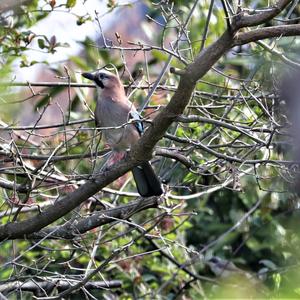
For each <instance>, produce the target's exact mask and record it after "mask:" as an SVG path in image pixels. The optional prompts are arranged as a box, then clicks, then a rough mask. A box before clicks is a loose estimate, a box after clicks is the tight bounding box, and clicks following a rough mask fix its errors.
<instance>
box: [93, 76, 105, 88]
mask: <svg viewBox="0 0 300 300" xmlns="http://www.w3.org/2000/svg"><path fill="white" fill-rule="evenodd" d="M95 82H96V84H97V85H98V86H100V87H101V88H102V89H104V85H103V82H102V81H101V80H99V78H95Z"/></svg>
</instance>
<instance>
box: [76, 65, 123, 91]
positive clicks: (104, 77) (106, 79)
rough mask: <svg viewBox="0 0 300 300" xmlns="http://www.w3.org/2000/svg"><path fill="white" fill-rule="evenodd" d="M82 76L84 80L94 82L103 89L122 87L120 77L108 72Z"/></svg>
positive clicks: (83, 74)
mask: <svg viewBox="0 0 300 300" xmlns="http://www.w3.org/2000/svg"><path fill="white" fill-rule="evenodd" d="M81 75H82V76H83V77H84V78H87V79H89V80H92V81H94V82H95V84H96V86H97V87H99V88H101V89H118V88H120V87H122V84H121V82H120V79H119V78H118V76H116V75H115V74H113V73H111V72H109V71H106V70H98V71H95V72H91V73H82V74H81Z"/></svg>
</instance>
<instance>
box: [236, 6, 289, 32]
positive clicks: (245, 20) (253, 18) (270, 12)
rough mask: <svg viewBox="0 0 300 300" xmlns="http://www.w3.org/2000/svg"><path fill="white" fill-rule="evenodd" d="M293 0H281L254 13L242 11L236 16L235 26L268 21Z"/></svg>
mask: <svg viewBox="0 0 300 300" xmlns="http://www.w3.org/2000/svg"><path fill="white" fill-rule="evenodd" d="M291 2H292V0H279V1H278V2H277V3H275V4H274V5H273V6H272V7H270V8H268V9H266V10H264V11H261V12H259V13H255V14H254V15H245V11H242V12H241V13H239V14H238V15H236V16H235V17H234V20H233V28H234V29H235V30H238V29H240V28H244V27H250V26H257V25H260V24H263V23H266V22H268V21H270V20H271V19H273V18H274V17H276V16H277V15H279V14H280V12H281V11H282V10H284V8H285V7H286V6H287V5H288V4H289V3H291Z"/></svg>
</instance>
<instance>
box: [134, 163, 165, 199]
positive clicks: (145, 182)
mask: <svg viewBox="0 0 300 300" xmlns="http://www.w3.org/2000/svg"><path fill="white" fill-rule="evenodd" d="M132 174H133V178H134V180H135V183H136V187H137V190H138V192H139V194H140V195H141V196H143V197H151V196H160V195H161V194H162V193H163V192H164V191H163V189H162V185H161V182H160V180H159V178H158V177H157V175H156V174H155V173H154V170H153V168H152V167H151V165H150V163H149V162H148V161H147V162H144V163H143V164H141V165H140V166H137V167H134V168H133V169H132Z"/></svg>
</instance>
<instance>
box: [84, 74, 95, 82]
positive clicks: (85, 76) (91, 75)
mask: <svg viewBox="0 0 300 300" xmlns="http://www.w3.org/2000/svg"><path fill="white" fill-rule="evenodd" d="M81 76H83V77H84V78H86V79H90V80H95V75H94V74H93V73H81Z"/></svg>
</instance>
